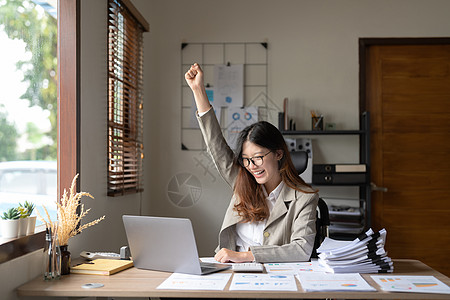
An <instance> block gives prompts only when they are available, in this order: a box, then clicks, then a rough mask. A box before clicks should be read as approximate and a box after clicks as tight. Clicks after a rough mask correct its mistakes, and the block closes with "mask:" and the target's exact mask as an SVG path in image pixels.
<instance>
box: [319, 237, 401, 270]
mask: <svg viewBox="0 0 450 300" xmlns="http://www.w3.org/2000/svg"><path fill="white" fill-rule="evenodd" d="M386 234H387V232H386V230H385V229H382V230H380V231H379V232H377V233H374V232H373V231H372V229H369V230H368V231H367V232H366V233H365V234H363V235H361V236H360V237H359V238H357V239H355V240H353V241H338V240H333V239H330V238H325V240H324V241H323V243H322V245H320V247H319V248H318V249H317V253H319V264H320V265H322V266H323V267H324V268H325V271H326V272H329V273H390V272H392V271H393V270H394V266H393V263H392V260H391V259H390V258H389V257H388V256H387V253H386V251H385V250H384V245H385V243H386Z"/></svg>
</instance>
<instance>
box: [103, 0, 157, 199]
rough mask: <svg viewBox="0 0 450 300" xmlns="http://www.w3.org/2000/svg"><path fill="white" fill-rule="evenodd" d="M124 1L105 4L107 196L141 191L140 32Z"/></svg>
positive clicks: (139, 19)
mask: <svg viewBox="0 0 450 300" xmlns="http://www.w3.org/2000/svg"><path fill="white" fill-rule="evenodd" d="M144 31H148V24H147V22H146V21H145V20H144V19H143V18H142V16H141V15H140V14H139V13H138V12H137V10H136V9H135V8H134V6H133V5H132V4H131V3H130V2H129V1H125V0H122V1H121V0H109V1H108V195H109V196H117V195H123V194H127V193H137V192H141V191H142V190H143V188H142V181H143V178H142V176H143V166H142V165H143V158H144V154H143V150H144V144H143V95H142V80H143V74H142V72H143V70H142V65H143V33H144Z"/></svg>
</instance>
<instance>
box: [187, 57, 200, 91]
mask: <svg viewBox="0 0 450 300" xmlns="http://www.w3.org/2000/svg"><path fill="white" fill-rule="evenodd" d="M184 78H185V79H186V82H187V84H188V85H189V87H190V88H191V90H192V91H196V90H198V89H202V88H204V83H203V70H202V68H200V66H199V64H198V63H195V64H193V65H192V66H191V67H190V68H189V70H188V71H187V72H186V74H184Z"/></svg>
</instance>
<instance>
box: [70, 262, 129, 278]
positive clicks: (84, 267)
mask: <svg viewBox="0 0 450 300" xmlns="http://www.w3.org/2000/svg"><path fill="white" fill-rule="evenodd" d="M132 266H133V262H132V261H131V260H120V259H94V260H93V261H90V262H86V263H82V264H79V265H76V266H73V267H71V268H70V273H74V274H92V275H112V274H115V273H117V272H120V271H122V270H125V269H128V268H131V267H132Z"/></svg>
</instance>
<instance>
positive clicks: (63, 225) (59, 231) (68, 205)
mask: <svg viewBox="0 0 450 300" xmlns="http://www.w3.org/2000/svg"><path fill="white" fill-rule="evenodd" d="M77 178H78V174H77V175H75V177H74V178H73V180H72V185H71V187H70V190H69V192H67V191H66V189H64V193H63V197H62V198H61V199H60V201H58V202H57V203H56V205H57V217H58V220H57V221H56V224H55V222H52V220H51V219H50V216H49V214H48V211H47V208H46V207H45V206H44V205H42V207H43V209H44V212H45V214H46V215H47V218H48V220H46V219H44V218H43V217H42V216H41V215H40V214H39V211H36V213H37V215H38V218H39V220H41V221H42V222H43V223H44V224H45V226H46V227H47V228H55V227H56V228H55V230H53V231H54V234H56V236H57V237H58V243H59V247H60V249H61V275H65V274H69V273H70V252H69V250H68V242H69V239H70V238H72V237H74V236H76V235H77V234H80V233H81V232H82V231H83V230H84V229H86V228H88V227H91V226H93V225H96V224H98V223H99V222H100V221H102V220H103V219H104V218H105V216H102V217H100V218H98V219H96V220H94V221H91V222H89V223H85V224H81V220H82V219H83V218H84V217H85V216H86V215H87V214H88V212H89V211H90V210H91V209H90V208H88V209H85V208H84V204H82V203H81V197H83V196H87V197H89V198H92V199H94V197H93V196H92V195H91V194H89V193H87V192H78V193H77V192H76V188H75V187H76V182H77Z"/></svg>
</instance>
